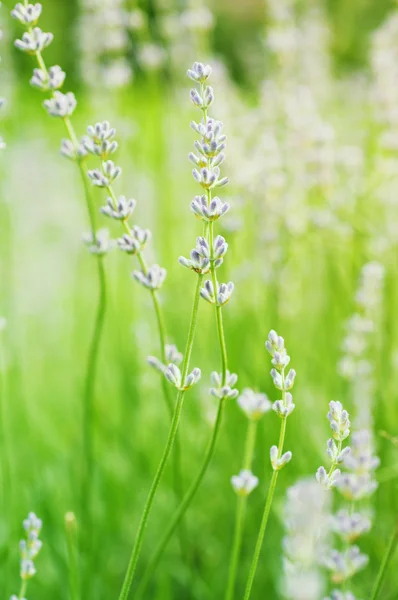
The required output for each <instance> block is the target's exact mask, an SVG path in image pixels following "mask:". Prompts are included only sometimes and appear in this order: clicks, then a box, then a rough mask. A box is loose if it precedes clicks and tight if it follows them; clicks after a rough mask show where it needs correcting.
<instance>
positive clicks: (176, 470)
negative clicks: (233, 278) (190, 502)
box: [101, 162, 187, 555]
mask: <svg viewBox="0 0 398 600" xmlns="http://www.w3.org/2000/svg"><path fill="white" fill-rule="evenodd" d="M101 165H102V170H103V171H104V163H103V162H102V163H101ZM106 189H107V192H108V193H109V196H110V197H111V199H112V202H113V206H114V208H115V209H116V208H117V198H116V194H115V192H114V190H113V187H112V186H111V185H108V186H107V188H106ZM122 225H123V228H124V230H125V231H126V233H127V234H128V235H132V230H131V228H130V225H129V224H128V222H127V221H126V220H123V221H122ZM136 256H137V260H138V262H139V265H140V267H141V270H142V272H143V273H144V275H147V273H148V267H147V264H146V262H145V258H144V255H143V254H142V252H137V254H136ZM150 293H151V297H152V303H153V308H154V311H155V315H156V322H157V326H158V332H159V341H160V356H161V359H162V362H163V364H166V363H167V356H166V342H167V336H166V325H165V322H164V316H163V312H162V309H161V307H160V302H159V296H158V290H150ZM162 390H163V397H164V399H165V402H166V406H167V410H168V412H169V415H170V419H172V418H173V412H174V406H173V400H172V398H171V394H170V391H171V388H170V386H169V385H168V383H167V381H166V380H165V378H164V377H162ZM173 487H174V493H175V495H176V498H177V501H178V502H180V501H181V499H182V497H183V488H182V468H181V449H180V441H179V436H178V435H177V437H176V439H175V442H174V452H173ZM179 537H180V546H181V553H182V554H183V555H184V554H185V549H186V545H187V544H186V533H185V530H184V527H183V524H181V527H180V536H179Z"/></svg>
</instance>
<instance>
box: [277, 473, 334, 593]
mask: <svg viewBox="0 0 398 600" xmlns="http://www.w3.org/2000/svg"><path fill="white" fill-rule="evenodd" d="M282 515H283V524H284V527H285V529H286V535H285V537H284V539H283V580H282V593H283V597H284V598H286V599H288V600H319V599H320V598H321V597H322V595H323V592H324V590H325V577H324V574H323V573H322V566H323V565H322V557H323V556H324V554H325V551H326V549H327V547H328V542H329V539H328V538H329V518H330V496H329V495H326V496H325V495H323V494H319V485H318V483H317V482H316V481H314V480H313V479H312V478H311V479H308V478H305V479H300V480H299V481H298V482H297V483H295V484H294V485H293V486H291V487H290V488H289V489H288V490H287V494H286V502H285V505H284V508H283V512H282Z"/></svg>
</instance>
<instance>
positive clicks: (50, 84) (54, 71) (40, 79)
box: [30, 65, 66, 92]
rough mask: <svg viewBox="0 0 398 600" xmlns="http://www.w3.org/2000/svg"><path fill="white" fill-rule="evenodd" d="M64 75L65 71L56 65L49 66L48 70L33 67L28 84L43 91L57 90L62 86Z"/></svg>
mask: <svg viewBox="0 0 398 600" xmlns="http://www.w3.org/2000/svg"><path fill="white" fill-rule="evenodd" d="M65 77H66V73H65V71H63V70H62V69H61V67H60V66H58V65H55V66H54V67H50V68H49V69H48V71H43V69H33V75H32V77H31V80H30V85H31V86H32V87H35V88H37V89H39V90H42V91H43V92H47V91H49V90H58V89H59V88H61V87H62V86H63V84H64V81H65Z"/></svg>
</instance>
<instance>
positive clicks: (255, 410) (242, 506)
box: [225, 388, 271, 600]
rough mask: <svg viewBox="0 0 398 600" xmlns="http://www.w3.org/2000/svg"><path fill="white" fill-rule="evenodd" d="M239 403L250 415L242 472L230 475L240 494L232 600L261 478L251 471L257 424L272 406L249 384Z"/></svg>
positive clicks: (227, 596) (231, 570) (231, 566)
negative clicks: (250, 502) (250, 505)
mask: <svg viewBox="0 0 398 600" xmlns="http://www.w3.org/2000/svg"><path fill="white" fill-rule="evenodd" d="M238 404H239V406H240V408H241V409H242V410H243V412H244V413H245V415H246V416H247V418H248V420H249V423H248V426H247V433H246V441H245V447H244V456H243V465H242V470H241V471H240V473H239V475H234V476H233V477H232V478H231V484H232V487H233V488H234V490H235V492H236V494H237V496H238V498H237V504H236V513H235V531H234V538H233V544H232V551H231V558H230V563H229V576H228V583H227V589H226V593H225V600H232V598H233V597H234V590H235V585H236V577H237V573H238V565H239V556H240V552H241V546H242V539H243V527H244V521H245V514H246V508H247V499H248V495H249V494H250V493H251V492H252V491H253V489H254V488H255V487H257V485H258V478H257V477H255V476H254V475H253V473H252V472H251V468H252V462H253V456H254V449H255V445H256V436H257V425H258V421H259V420H260V419H261V417H262V416H263V415H264V414H265V413H266V412H268V411H269V410H270V409H271V402H270V401H269V400H268V398H267V396H266V395H265V394H259V393H256V392H254V391H253V390H251V389H249V388H246V389H244V390H243V392H242V394H241V395H240V396H239V398H238Z"/></svg>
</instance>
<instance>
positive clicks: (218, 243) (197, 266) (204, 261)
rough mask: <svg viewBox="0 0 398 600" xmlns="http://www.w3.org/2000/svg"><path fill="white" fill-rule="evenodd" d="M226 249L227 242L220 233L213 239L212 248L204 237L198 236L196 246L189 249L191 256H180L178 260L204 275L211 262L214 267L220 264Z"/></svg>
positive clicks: (208, 269) (184, 265)
mask: <svg viewBox="0 0 398 600" xmlns="http://www.w3.org/2000/svg"><path fill="white" fill-rule="evenodd" d="M227 250H228V244H227V242H226V241H225V239H224V238H223V237H222V235H218V236H217V237H216V239H215V240H214V242H213V249H211V248H210V246H209V242H208V241H207V240H206V238H204V237H198V238H197V240H196V247H195V248H194V249H193V250H191V253H190V257H191V258H190V259H189V258H185V257H184V256H180V258H179V259H178V261H179V263H180V264H181V265H182V266H183V267H186V268H187V269H191V270H192V271H195V272H196V273H200V274H202V275H205V274H206V273H208V272H209V271H210V268H211V263H212V264H213V265H214V268H215V269H217V268H218V267H219V266H220V265H222V263H223V261H224V256H225V255H226V253H227Z"/></svg>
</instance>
